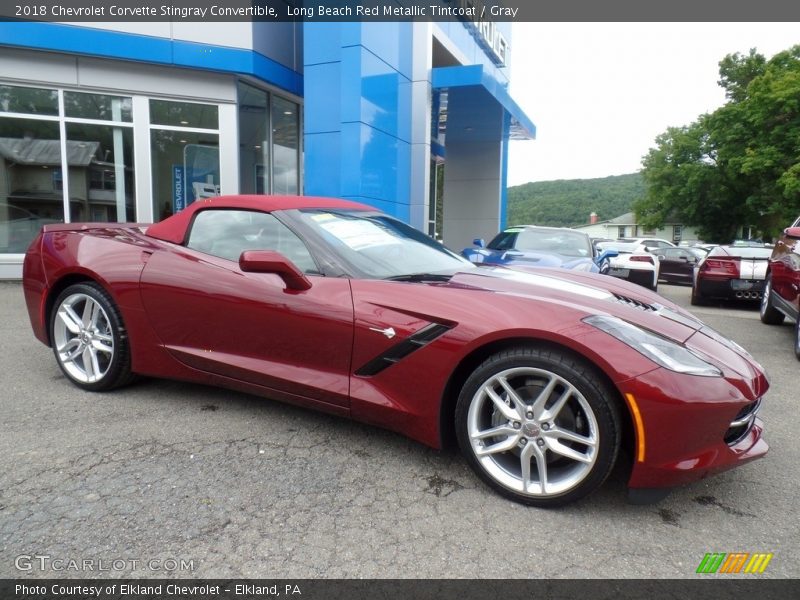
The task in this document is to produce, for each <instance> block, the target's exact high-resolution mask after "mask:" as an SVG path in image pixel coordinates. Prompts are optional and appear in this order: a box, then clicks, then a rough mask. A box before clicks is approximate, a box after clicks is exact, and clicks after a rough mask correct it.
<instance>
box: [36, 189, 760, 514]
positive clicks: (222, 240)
mask: <svg viewBox="0 0 800 600" xmlns="http://www.w3.org/2000/svg"><path fill="white" fill-rule="evenodd" d="M23 284H24V290H25V298H26V302H27V306H28V311H29V314H30V319H31V323H32V325H33V330H34V333H35V335H36V337H37V338H38V339H39V340H41V341H42V342H43V343H45V344H47V345H48V346H51V347H52V348H53V351H54V354H55V358H56V361H57V362H58V364H59V366H60V368H61V369H62V371H63V372H64V374H65V375H66V376H67V377H68V378H69V379H70V380H71V381H72V382H73V383H74V384H76V385H77V386H79V387H81V388H84V389H87V390H96V391H101V390H109V389H112V388H115V387H119V386H121V385H123V384H126V383H128V382H129V381H130V380H131V378H132V376H133V375H134V374H139V375H147V376H154V377H165V378H173V379H179V380H185V381H195V382H201V383H206V384H214V385H219V386H224V387H228V388H232V389H236V390H241V391H246V392H250V393H255V394H260V395H262V396H266V397H269V398H274V399H277V400H282V401H286V402H291V403H295V404H299V405H302V406H308V407H313V408H317V409H322V410H325V411H328V412H331V413H334V414H338V415H342V416H348V417H352V418H354V419H358V420H360V421H364V422H368V423H373V424H376V425H379V426H382V427H386V428H388V429H392V430H395V431H398V432H401V433H403V434H405V435H407V436H409V437H411V438H413V439H415V440H418V441H420V442H422V443H425V444H428V445H430V446H433V447H436V448H439V447H442V446H443V445H445V444H446V443H447V442H448V441H449V440H457V442H458V445H459V446H460V448H461V450H462V452H463V454H464V456H465V457H466V460H467V462H468V463H469V464H470V466H471V467H472V468H473V469H474V471H475V472H476V473H477V475H478V476H479V477H480V478H481V479H483V480H484V481H485V482H486V483H488V484H489V485H490V486H491V487H493V488H494V489H495V490H497V491H498V492H499V493H501V494H503V495H505V496H507V497H509V498H511V499H513V500H516V501H519V502H522V503H527V504H531V505H536V506H556V505H561V504H565V503H568V502H571V501H574V500H577V499H579V498H581V497H583V496H585V495H587V494H588V493H590V492H592V491H593V490H595V489H596V488H597V487H598V486H600V484H601V483H602V482H603V481H604V480H605V479H606V477H607V476H608V475H609V473H610V471H611V469H612V467H613V466H614V464H615V462H616V461H617V458H618V456H619V455H620V453H621V451H627V454H628V455H629V456H631V457H632V469H631V472H630V477H629V481H628V486H629V489H630V491H631V494H632V496H633V498H634V500H637V499H638V500H640V501H641V500H647V499H655V498H656V497H658V496H660V495H662V492H663V491H664V490H668V489H669V488H670V487H673V486H676V485H680V484H684V483H688V482H691V481H694V480H697V479H700V478H703V477H706V476H708V475H710V474H713V473H716V472H719V471H723V470H725V469H729V468H731V467H735V466H737V465H741V464H743V463H746V462H748V461H750V460H753V459H755V458H759V457H761V456H763V455H764V454H765V453H766V452H767V445H766V443H765V442H764V441H763V439H762V435H761V434H762V423H761V421H760V419H759V418H758V417H757V412H758V409H759V406H760V404H761V401H762V397H763V396H764V394H765V393H766V391H767V388H768V382H767V379H766V377H765V374H764V372H763V370H762V369H761V367H760V366H759V365H758V363H757V362H756V361H755V360H754V359H753V358H752V357H751V356H750V355H749V354H748V353H747V352H746V351H745V350H743V349H742V348H741V347H740V346H738V345H737V344H735V343H734V342H732V341H730V340H728V339H726V338H724V337H722V336H721V335H719V334H718V333H716V332H715V331H714V330H712V329H710V328H709V327H707V326H705V325H704V324H703V323H702V322H700V321H698V320H697V319H695V318H694V317H693V316H692V315H690V314H689V313H688V312H686V311H684V310H682V309H681V308H679V307H677V306H675V305H673V304H672V303H670V302H668V301H667V300H665V299H663V298H661V297H659V296H657V295H655V294H653V293H651V292H649V291H647V290H644V289H643V288H642V287H641V286H637V285H633V284H630V283H628V282H625V281H621V280H618V279H615V278H611V277H605V276H602V275H598V274H593V273H585V272H575V271H568V270H554V269H537V268H529V267H520V268H506V267H501V266H486V267H479V266H476V265H473V264H471V263H470V262H468V261H467V260H465V259H463V258H461V257H459V256H458V255H457V254H455V253H453V252H451V251H450V250H448V249H447V248H445V247H444V246H442V245H441V244H439V243H438V242H436V241H434V240H432V239H430V238H429V237H427V236H425V235H424V234H422V233H420V232H419V231H417V230H416V229H413V228H412V227H410V226H408V225H405V224H403V223H402V222H400V221H398V220H396V219H394V218H392V217H389V216H387V215H385V214H382V213H380V212H378V211H376V210H375V209H373V208H371V207H369V206H365V205H361V204H356V203H353V202H347V201H343V200H335V199H324V198H312V197H278V196H269V197H267V196H228V197H219V198H214V199H208V200H201V201H197V202H195V203H193V204H191V205H190V206H189V207H188V208H186V209H185V210H183V211H182V212H180V213H177V214H175V215H174V216H172V217H170V218H168V219H166V220H164V221H161V222H160V223H157V224H155V225H135V224H108V223H97V224H91V223H87V224H59V225H46V226H45V227H44V228H43V229H42V232H41V233H40V234H39V236H38V237H37V238H36V239H35V240H34V242H33V243H32V245H31V246H30V249H29V250H28V252H27V254H26V257H25V263H24V275H23Z"/></svg>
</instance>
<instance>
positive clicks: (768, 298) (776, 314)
mask: <svg viewBox="0 0 800 600" xmlns="http://www.w3.org/2000/svg"><path fill="white" fill-rule="evenodd" d="M758 313H759V316H760V317H761V322H762V323H766V324H767V325H780V324H781V323H783V319H784V318H785V315H784V314H783V313H782V312H781V311H779V310H778V309H777V308H775V307H774V306H773V305H772V275H771V274H770V275H767V280H766V281H765V282H764V293H763V294H762V295H761V305H760V307H759V311H758Z"/></svg>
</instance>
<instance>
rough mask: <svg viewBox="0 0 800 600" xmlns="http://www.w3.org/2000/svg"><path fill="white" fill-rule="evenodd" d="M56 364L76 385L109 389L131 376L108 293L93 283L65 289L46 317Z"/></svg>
mask: <svg viewBox="0 0 800 600" xmlns="http://www.w3.org/2000/svg"><path fill="white" fill-rule="evenodd" d="M50 333H51V337H50V339H51V340H52V342H53V353H54V354H55V356H56V361H57V362H58V366H59V367H61V370H62V371H63V372H64V374H65V375H66V376H67V377H68V378H69V379H70V381H72V383H74V384H75V385H77V386H78V387H80V388H83V389H85V390H90V391H102V390H110V389H113V388H116V387H120V386H122V385H125V384H126V383H128V382H129V381H130V380H131V379H132V375H131V363H130V348H129V345H128V338H127V335H126V333H125V328H124V327H123V325H122V318H121V317H120V314H119V310H118V309H117V307H116V305H115V304H114V301H113V300H112V299H111V296H109V295H108V293H107V292H106V291H105V290H104V289H103V288H102V287H100V286H99V285H98V284H96V283H79V284H76V285H71V286H69V287H68V288H67V289H65V290H64V291H63V292H61V294H60V295H59V296H58V298H57V299H56V301H55V304H54V307H53V312H52V314H51V317H50Z"/></svg>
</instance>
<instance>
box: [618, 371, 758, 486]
mask: <svg viewBox="0 0 800 600" xmlns="http://www.w3.org/2000/svg"><path fill="white" fill-rule="evenodd" d="M622 387H623V393H626V394H632V395H633V396H634V397H635V399H636V402H637V403H638V406H639V409H640V413H641V418H642V423H641V426H642V429H643V434H644V439H645V448H644V453H643V454H644V456H643V457H642V456H638V455H635V456H634V464H633V470H632V472H631V477H630V480H629V482H628V486H629V487H630V488H668V487H675V486H679V485H684V484H687V483H691V482H693V481H697V480H700V479H704V478H706V477H709V476H711V475H714V474H716V473H720V472H722V471H726V470H728V469H732V468H734V467H737V466H739V465H743V464H745V463H748V462H750V461H752V460H755V459H757V458H761V457H763V456H764V455H765V454H766V453H767V451H768V450H769V446H768V445H767V443H766V441H764V439H763V438H762V434H763V429H764V425H763V422H762V421H761V419H759V418H758V417H757V415H756V414H755V411H752V413H753V414H752V415H750V419H749V423H748V425H747V427H746V428H745V429H742V430H739V431H736V432H735V433H736V435H731V431H732V424H733V423H736V422H738V421H737V419H739V418H740V416H741V415H742V413H743V412H744V413H747V412H748V407H751V408H755V407H756V405H755V403H756V402H758V401H759V400H760V399H761V398H762V397H763V395H764V394H765V393H766V390H767V388H768V387H769V385H768V383H767V380H766V377H765V375H764V374H763V373H762V372H761V371H760V370H759V371H754V376H753V378H752V380H750V381H745V380H744V379H742V378H735V379H734V378H733V377H730V376H729V377H726V378H722V377H699V376H692V375H679V374H676V373H670V372H668V371H665V370H663V369H657V370H655V371H651V372H650V373H647V374H645V375H643V376H641V377H638V378H636V379H634V380H632V381H630V382H627V385H624V386H622ZM637 435H638V432H637ZM726 437H727V439H728V440H729V441H728V442H726V441H725V440H726Z"/></svg>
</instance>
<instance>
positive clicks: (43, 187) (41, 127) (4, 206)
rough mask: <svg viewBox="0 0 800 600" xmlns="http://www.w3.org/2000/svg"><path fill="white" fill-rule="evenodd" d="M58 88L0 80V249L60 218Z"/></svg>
mask: <svg viewBox="0 0 800 600" xmlns="http://www.w3.org/2000/svg"><path fill="white" fill-rule="evenodd" d="M60 168H61V139H60V134H59V124H58V91H57V90H48V89H39V88H25V87H17V86H10V85H0V253H11V254H17V253H22V252H25V250H27V248H28V246H29V245H30V243H31V241H32V240H33V238H34V237H35V236H36V234H37V233H38V231H39V229H40V228H41V226H42V225H44V224H46V223H60V222H63V221H64V199H63V194H62V193H61V191H60V178H59V177H57V173H59V172H60Z"/></svg>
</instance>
